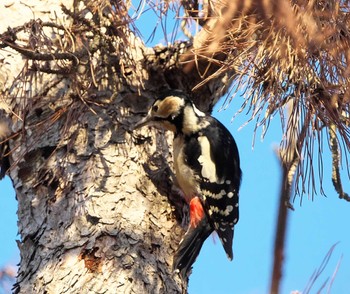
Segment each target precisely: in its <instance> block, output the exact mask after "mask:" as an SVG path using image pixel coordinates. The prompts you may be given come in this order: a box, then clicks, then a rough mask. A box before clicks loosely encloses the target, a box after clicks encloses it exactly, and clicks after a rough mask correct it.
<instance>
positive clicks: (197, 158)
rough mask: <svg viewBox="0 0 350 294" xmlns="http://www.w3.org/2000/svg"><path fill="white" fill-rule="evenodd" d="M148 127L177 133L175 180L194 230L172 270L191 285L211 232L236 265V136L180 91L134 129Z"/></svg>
mask: <svg viewBox="0 0 350 294" xmlns="http://www.w3.org/2000/svg"><path fill="white" fill-rule="evenodd" d="M146 124H152V125H155V126H160V127H163V128H165V129H167V130H170V131H172V132H174V144H173V156H174V169H175V173H176V179H177V182H178V185H179V187H180V189H181V190H182V192H183V196H184V198H185V200H186V201H187V203H188V204H189V207H190V210H189V211H190V224H189V227H188V230H187V232H186V233H185V235H184V237H183V239H182V241H181V242H180V245H179V247H178V249H177V251H176V253H175V256H174V261H173V268H174V270H178V271H179V272H180V275H181V277H182V278H183V279H187V278H188V276H189V273H190V270H191V267H192V264H193V263H194V261H195V260H196V258H197V256H198V254H199V252H200V250H201V247H202V245H203V243H204V241H205V240H206V239H207V237H208V236H209V235H210V234H211V233H212V232H213V231H215V232H216V233H217V234H218V236H219V238H220V240H221V243H222V245H223V247H224V250H225V252H226V254H227V256H228V258H229V259H230V260H232V258H233V253H232V241H233V235H234V226H235V224H236V223H237V222H238V218H239V213H238V198H239V188H240V183H241V176H242V172H241V169H240V160H239V153H238V149H237V145H236V143H235V140H234V139H233V137H232V135H231V134H230V132H229V131H228V130H227V129H226V128H225V126H224V125H223V124H222V123H220V122H219V121H218V120H216V119H215V118H213V117H212V116H209V115H206V114H204V113H203V112H201V111H200V110H198V109H197V108H196V106H195V105H194V104H193V103H192V102H191V100H190V99H189V98H188V97H187V96H186V95H185V94H184V93H183V92H181V91H178V90H169V91H167V92H165V93H163V94H162V95H161V96H160V97H159V98H158V99H157V100H156V101H155V102H154V103H153V105H152V107H151V108H150V110H149V112H148V114H147V116H146V117H145V118H143V119H142V120H141V121H140V122H139V123H137V125H136V127H135V128H139V127H141V126H144V125H146Z"/></svg>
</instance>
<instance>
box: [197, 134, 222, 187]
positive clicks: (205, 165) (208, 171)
mask: <svg viewBox="0 0 350 294" xmlns="http://www.w3.org/2000/svg"><path fill="white" fill-rule="evenodd" d="M198 142H199V145H200V146H201V155H200V156H199V157H198V161H199V163H200V164H201V166H202V170H201V174H202V177H203V178H206V179H208V180H209V182H211V183H219V180H218V178H217V176H216V166H215V163H214V162H213V161H212V159H211V155H210V143H209V140H208V139H207V137H204V136H200V137H198Z"/></svg>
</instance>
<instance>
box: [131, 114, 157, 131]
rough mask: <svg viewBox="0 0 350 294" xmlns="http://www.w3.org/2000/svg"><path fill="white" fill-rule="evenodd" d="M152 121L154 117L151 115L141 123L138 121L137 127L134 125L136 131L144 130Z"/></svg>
mask: <svg viewBox="0 0 350 294" xmlns="http://www.w3.org/2000/svg"><path fill="white" fill-rule="evenodd" d="M151 120H152V116H151V115H150V113H148V114H147V115H146V116H145V117H144V118H142V119H141V120H140V121H138V122H137V123H136V124H135V125H134V128H133V129H134V130H136V129H139V128H142V127H143V126H145V125H147V124H148V123H150V122H151Z"/></svg>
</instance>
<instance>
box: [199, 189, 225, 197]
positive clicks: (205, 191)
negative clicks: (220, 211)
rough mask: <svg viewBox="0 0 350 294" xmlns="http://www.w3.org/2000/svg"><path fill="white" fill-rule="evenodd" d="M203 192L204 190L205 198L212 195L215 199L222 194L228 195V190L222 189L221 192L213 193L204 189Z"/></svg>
mask: <svg viewBox="0 0 350 294" xmlns="http://www.w3.org/2000/svg"><path fill="white" fill-rule="evenodd" d="M202 192H203V193H202V194H203V198H205V197H210V198H213V199H221V198H222V196H225V195H226V191H225V190H221V191H220V193H219V194H215V193H212V192H210V191H209V190H203V191H202Z"/></svg>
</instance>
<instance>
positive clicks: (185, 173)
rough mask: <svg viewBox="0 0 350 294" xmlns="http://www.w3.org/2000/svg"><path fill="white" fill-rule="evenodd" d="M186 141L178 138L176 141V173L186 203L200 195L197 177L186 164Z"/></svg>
mask: <svg viewBox="0 0 350 294" xmlns="http://www.w3.org/2000/svg"><path fill="white" fill-rule="evenodd" d="M183 148H184V139H183V138H182V137H177V138H175V139H174V167H175V172H176V179H177V181H178V184H179V186H180V188H181V190H182V192H183V193H184V196H185V199H186V201H187V202H188V203H189V202H190V200H191V199H192V198H193V197H194V196H196V195H198V192H199V185H198V183H197V181H196V175H195V173H194V171H193V170H192V169H191V168H190V167H188V166H187V164H185V156H184V152H183Z"/></svg>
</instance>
